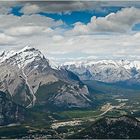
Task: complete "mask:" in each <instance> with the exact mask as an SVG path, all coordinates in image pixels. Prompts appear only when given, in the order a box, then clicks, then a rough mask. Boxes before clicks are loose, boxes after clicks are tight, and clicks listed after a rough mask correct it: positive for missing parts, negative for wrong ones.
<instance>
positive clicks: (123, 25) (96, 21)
mask: <svg viewBox="0 0 140 140" xmlns="http://www.w3.org/2000/svg"><path fill="white" fill-rule="evenodd" d="M139 22H140V9H138V8H134V7H131V8H123V9H122V10H121V11H118V12H117V13H111V14H109V15H107V16H106V17H98V18H96V17H95V16H93V17H92V18H91V21H90V22H89V23H88V24H87V25H85V24H82V23H78V24H76V25H75V27H74V29H73V30H72V31H71V33H73V34H85V33H86V34H89V33H95V32H119V33H124V32H128V31H131V29H132V27H133V26H134V25H135V24H136V23H139Z"/></svg>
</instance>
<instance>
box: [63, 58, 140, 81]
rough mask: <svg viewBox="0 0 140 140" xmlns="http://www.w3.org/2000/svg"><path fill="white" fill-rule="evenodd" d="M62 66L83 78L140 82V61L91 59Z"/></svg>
mask: <svg viewBox="0 0 140 140" xmlns="http://www.w3.org/2000/svg"><path fill="white" fill-rule="evenodd" d="M62 67H63V68H66V69H68V70H71V71H73V72H74V73H75V74H77V75H78V76H79V77H80V79H81V80H97V81H101V82H106V83H116V82H120V81H127V82H129V83H130V82H131V83H140V61H127V60H100V61H95V60H93V61H92V60H91V61H78V62H73V63H71V62H67V63H65V64H64V65H63V66H62Z"/></svg>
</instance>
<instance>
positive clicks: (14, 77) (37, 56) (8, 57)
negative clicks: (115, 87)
mask: <svg viewBox="0 0 140 140" xmlns="http://www.w3.org/2000/svg"><path fill="white" fill-rule="evenodd" d="M0 67H1V69H0V90H1V91H3V92H5V93H7V94H9V95H10V96H11V98H12V99H13V100H14V101H15V102H16V103H18V104H20V105H22V106H25V107H27V108H30V107H32V106H34V105H35V104H36V101H37V100H38V99H37V97H36V93H39V90H40V87H42V86H46V87H47V86H50V85H51V84H54V83H56V82H61V84H62V83H63V84H62V85H61V86H58V87H55V88H56V89H57V90H55V93H54V92H52V91H50V92H49V93H51V94H52V95H54V94H55V95H56V94H58V95H59V96H58V95H57V97H54V98H53V96H51V99H48V100H51V101H53V103H54V104H58V102H59V105H61V106H63V105H64V104H65V103H67V104H72V106H75V107H76V106H77V107H79V106H81V107H87V106H90V104H89V102H90V99H89V93H88V90H87V88H86V87H85V86H84V85H83V84H82V82H81V81H80V80H79V78H78V77H77V76H76V75H75V74H74V73H72V72H70V71H68V70H64V69H57V68H56V69H53V68H52V67H51V65H50V63H49V60H47V59H46V58H45V57H44V56H43V54H42V53H41V52H40V51H39V50H37V49H34V48H31V47H25V48H24V49H22V50H21V51H19V52H10V53H3V54H2V55H1V56H0ZM65 85H68V86H69V90H67V89H68V88H65V90H64V89H63V88H64V87H65ZM74 87H77V88H76V89H75V88H74ZM45 92H46V93H47V92H48V91H44V93H45ZM44 93H43V94H44ZM85 94H86V95H85ZM37 96H38V97H39V96H40V94H38V95H37ZM45 96H47V95H44V97H45ZM68 97H69V98H68ZM43 102H44V100H43ZM46 102H47V100H46Z"/></svg>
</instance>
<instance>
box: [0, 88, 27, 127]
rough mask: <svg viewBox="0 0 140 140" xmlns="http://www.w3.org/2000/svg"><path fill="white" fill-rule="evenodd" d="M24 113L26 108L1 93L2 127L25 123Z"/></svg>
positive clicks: (0, 117)
mask: <svg viewBox="0 0 140 140" xmlns="http://www.w3.org/2000/svg"><path fill="white" fill-rule="evenodd" d="M24 112H25V110H24V108H22V107H21V106H19V105H17V104H16V103H14V102H13V101H12V100H10V99H7V97H6V94H5V93H4V92H1V91H0V125H7V124H10V123H19V122H21V121H23V120H24Z"/></svg>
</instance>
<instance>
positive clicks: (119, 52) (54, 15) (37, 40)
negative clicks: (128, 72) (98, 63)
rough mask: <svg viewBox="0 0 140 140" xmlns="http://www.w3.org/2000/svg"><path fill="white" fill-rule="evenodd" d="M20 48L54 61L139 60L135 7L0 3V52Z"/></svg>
mask: <svg viewBox="0 0 140 140" xmlns="http://www.w3.org/2000/svg"><path fill="white" fill-rule="evenodd" d="M26 45H30V46H32V47H35V48H38V49H40V50H41V51H42V52H43V53H44V55H46V56H47V57H49V58H52V59H56V60H58V61H62V60H65V61H67V60H69V59H88V58H89V59H140V1H129V2H125V1H123V2H119V1H118V2H116V1H106V2H105V1H98V2H97V1H90V2H89V1H61V2H58V1H57V2H55V1H53V2H49V1H48V2H45V1H43V2H37V1H36V2H33V1H26V2H24V1H23V2H22V1H20V2H17V1H13V2H8V1H7V2H4V1H3V2H2V1H1V2H0V51H2V50H11V49H14V50H19V49H21V48H23V47H25V46H26Z"/></svg>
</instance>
